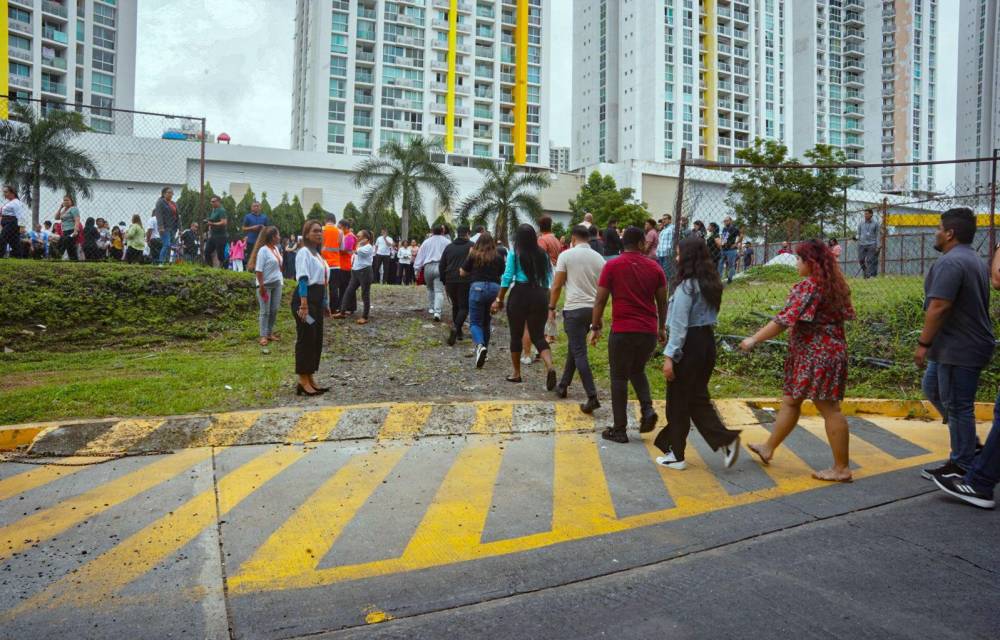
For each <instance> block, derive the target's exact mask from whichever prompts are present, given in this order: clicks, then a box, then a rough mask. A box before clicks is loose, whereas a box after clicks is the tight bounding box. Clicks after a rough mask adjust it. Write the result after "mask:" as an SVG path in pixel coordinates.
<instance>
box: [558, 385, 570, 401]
mask: <svg viewBox="0 0 1000 640" xmlns="http://www.w3.org/2000/svg"><path fill="white" fill-rule="evenodd" d="M568 395H569V390H568V389H567V388H566V387H563V386H561V385H558V384H557V385H556V397H557V398H565V397H566V396H568Z"/></svg>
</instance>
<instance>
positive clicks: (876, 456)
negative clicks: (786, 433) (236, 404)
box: [799, 417, 896, 477]
mask: <svg viewBox="0 0 1000 640" xmlns="http://www.w3.org/2000/svg"><path fill="white" fill-rule="evenodd" d="M799 425H801V426H802V428H803V429H805V430H806V431H809V432H810V433H812V434H813V435H815V436H816V437H818V438H822V439H823V440H826V425H825V423H824V421H823V418H818V417H808V418H802V419H800V420H799ZM848 447H849V451H850V454H849V455H850V458H851V462H854V463H855V464H857V465H858V466H859V467H860V469H857V470H855V471H854V475H855V476H856V477H857V476H860V475H873V474H876V473H882V472H883V470H884V469H887V468H889V467H892V466H893V465H895V463H896V458H895V457H893V456H891V455H889V454H888V453H886V452H885V451H882V450H881V449H879V448H878V447H876V446H874V445H872V444H869V443H868V442H865V441H864V440H862V439H861V438H859V437H857V436H855V435H853V434H851V437H850V442H849V444H848ZM832 459H833V458H832V455H831V460H832Z"/></svg>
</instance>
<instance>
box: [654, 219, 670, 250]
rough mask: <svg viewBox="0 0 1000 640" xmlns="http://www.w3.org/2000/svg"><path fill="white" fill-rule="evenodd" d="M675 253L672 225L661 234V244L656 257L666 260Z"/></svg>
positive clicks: (658, 245)
mask: <svg viewBox="0 0 1000 640" xmlns="http://www.w3.org/2000/svg"><path fill="white" fill-rule="evenodd" d="M673 253H674V225H673V223H670V224H668V225H667V226H666V228H665V229H663V231H661V232H660V242H659V243H658V244H657V245H656V257H657V258H666V257H667V256H671V255H673Z"/></svg>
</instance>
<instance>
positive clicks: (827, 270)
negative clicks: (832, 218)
mask: <svg viewBox="0 0 1000 640" xmlns="http://www.w3.org/2000/svg"><path fill="white" fill-rule="evenodd" d="M795 255H797V256H798V257H799V258H800V259H801V260H802V262H805V263H806V264H808V265H809V270H810V277H811V278H812V279H813V280H815V281H816V283H817V284H818V285H819V290H820V294H821V295H822V296H823V302H824V303H825V304H826V305H827V307H828V308H829V309H831V310H835V311H836V312H839V313H841V314H842V315H843V317H845V318H849V317H853V315H854V309H853V307H852V306H851V288H850V287H849V286H847V280H845V279H844V274H843V273H841V271H840V266H839V265H838V264H837V259H836V258H835V257H834V256H833V252H832V251H830V247H828V246H826V243H825V242H823V241H821V240H809V241H807V242H803V243H801V244H799V245H798V246H796V247H795Z"/></svg>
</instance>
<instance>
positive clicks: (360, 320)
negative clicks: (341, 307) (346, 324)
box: [356, 318, 368, 324]
mask: <svg viewBox="0 0 1000 640" xmlns="http://www.w3.org/2000/svg"><path fill="white" fill-rule="evenodd" d="M356 322H357V323H358V324H368V318H358V319H357V320H356Z"/></svg>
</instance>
